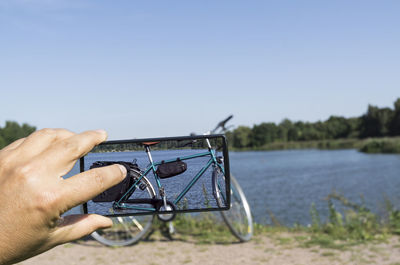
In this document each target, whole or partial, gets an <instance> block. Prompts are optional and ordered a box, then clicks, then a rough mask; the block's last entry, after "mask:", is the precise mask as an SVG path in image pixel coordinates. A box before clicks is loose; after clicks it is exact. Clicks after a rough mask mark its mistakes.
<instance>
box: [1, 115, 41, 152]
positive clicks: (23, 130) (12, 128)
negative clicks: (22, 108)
mask: <svg viewBox="0 0 400 265" xmlns="http://www.w3.org/2000/svg"><path fill="white" fill-rule="evenodd" d="M35 130H36V128H35V127H33V126H30V125H29V124H26V123H24V124H22V126H20V125H19V124H18V123H17V122H15V121H6V125H5V126H4V128H0V138H1V139H2V140H0V147H1V148H3V147H4V146H6V145H8V144H10V143H12V142H14V141H15V140H18V139H20V138H23V137H26V136H28V135H29V134H31V133H32V132H34V131H35Z"/></svg>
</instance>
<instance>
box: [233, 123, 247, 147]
mask: <svg viewBox="0 0 400 265" xmlns="http://www.w3.org/2000/svg"><path fill="white" fill-rule="evenodd" d="M250 140H251V129H250V128H249V127H246V126H239V127H238V128H236V130H235V131H234V132H233V146H234V147H237V148H243V147H249V146H250V144H251V142H250Z"/></svg>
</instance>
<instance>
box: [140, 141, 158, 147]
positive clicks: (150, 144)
mask: <svg viewBox="0 0 400 265" xmlns="http://www.w3.org/2000/svg"><path fill="white" fill-rule="evenodd" d="M158 143H159V142H142V144H143V145H147V146H152V145H156V144H158Z"/></svg>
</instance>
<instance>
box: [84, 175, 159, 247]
mask: <svg viewBox="0 0 400 265" xmlns="http://www.w3.org/2000/svg"><path fill="white" fill-rule="evenodd" d="M140 184H143V185H145V188H144V189H143V190H140V189H137V191H136V192H135V193H140V195H139V196H140V197H141V198H154V197H155V191H154V188H153V186H152V185H151V183H150V182H149V180H148V179H147V178H146V177H143V178H142V180H141V183H140ZM140 184H138V186H139V185H140ZM143 185H142V187H144V186H143ZM135 193H134V194H135ZM153 218H154V216H153V215H140V216H118V217H111V220H112V221H113V226H112V227H110V228H107V229H102V230H97V231H95V232H93V233H92V234H91V236H92V237H93V238H94V239H96V240H97V241H99V242H100V243H102V244H104V245H107V246H128V245H131V244H134V243H136V242H138V241H139V240H140V239H141V238H142V237H144V236H145V235H146V233H147V232H148V231H149V229H150V228H151V225H152V223H153Z"/></svg>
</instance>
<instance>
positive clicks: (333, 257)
mask: <svg viewBox="0 0 400 265" xmlns="http://www.w3.org/2000/svg"><path fill="white" fill-rule="evenodd" d="M285 236H287V237H291V236H293V235H283V238H284V237H285ZM20 264H24V265H28V264H43V265H47V264H55V265H61V264H85V265H86V264H87V265H91V264H93V265H101V264H141V265H142V264H143V265H155V264H201V265H205V264H218V265H223V264H227V265H234V264H279V265H281V264H282V265H283V264H296V265H301V264H303V265H310V264H318V265H323V264H382V265H386V264H388V265H400V244H399V238H397V237H393V238H391V239H390V240H389V241H388V242H386V243H380V244H364V245H359V246H355V247H352V248H351V249H349V250H332V249H321V248H319V247H312V248H302V247H300V246H299V245H298V244H297V243H291V244H286V243H285V244H282V243H279V242H278V241H277V240H276V238H274V237H269V236H262V237H261V236H259V237H257V238H255V240H252V241H250V242H248V243H242V244H240V243H236V244H229V245H220V244H204V245H200V244H196V243H194V242H188V241H179V240H174V241H169V240H164V239H157V240H151V241H142V242H140V243H139V244H136V245H134V246H130V247H123V248H108V247H103V246H102V245H100V244H99V243H97V242H95V241H93V240H88V241H81V242H77V243H70V244H66V245H62V246H58V247H57V248H55V249H53V250H50V251H48V252H46V253H43V254H42V255H39V256H37V257H34V258H32V259H30V260H27V261H24V262H22V263H20Z"/></svg>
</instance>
